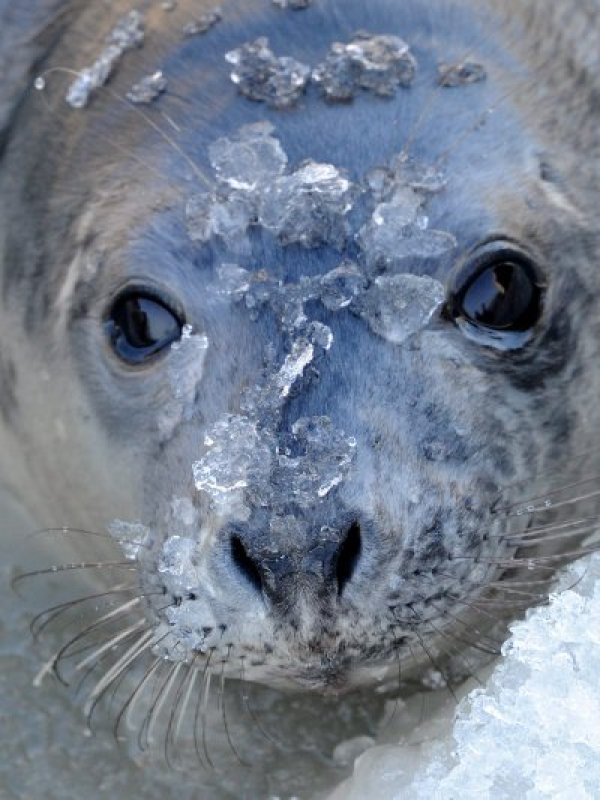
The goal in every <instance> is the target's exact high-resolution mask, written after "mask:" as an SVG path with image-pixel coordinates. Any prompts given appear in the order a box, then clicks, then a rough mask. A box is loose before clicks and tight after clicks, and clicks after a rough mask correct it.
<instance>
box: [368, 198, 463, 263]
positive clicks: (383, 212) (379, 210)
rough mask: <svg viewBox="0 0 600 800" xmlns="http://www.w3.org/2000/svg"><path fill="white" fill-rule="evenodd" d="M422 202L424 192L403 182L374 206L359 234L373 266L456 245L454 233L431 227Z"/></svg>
mask: <svg viewBox="0 0 600 800" xmlns="http://www.w3.org/2000/svg"><path fill="white" fill-rule="evenodd" d="M423 204H424V198H423V195H422V194H421V193H419V192H416V191H415V190H414V189H412V188H411V187H410V186H401V187H399V188H396V190H395V192H394V194H393V196H392V197H391V198H390V199H389V200H388V201H386V202H383V203H380V204H379V205H378V206H377V207H376V208H375V211H374V212H373V216H372V217H371V220H370V221H369V222H368V223H367V224H366V225H365V226H363V228H361V230H360V231H359V233H358V237H357V238H358V242H359V244H360V246H361V248H362V250H363V252H364V254H365V259H366V261H367V265H368V266H369V268H370V269H371V270H373V269H376V268H379V267H381V266H383V267H390V266H393V265H394V264H396V263H397V262H398V261H400V260H402V259H404V258H433V257H437V256H440V255H443V254H444V253H445V252H447V251H448V250H452V249H453V248H454V247H456V239H455V237H454V236H453V235H452V234H450V233H447V232H445V231H436V230H429V229H428V225H429V220H428V218H427V217H426V216H425V215H424V214H423V213H422V211H421V208H422V206H423Z"/></svg>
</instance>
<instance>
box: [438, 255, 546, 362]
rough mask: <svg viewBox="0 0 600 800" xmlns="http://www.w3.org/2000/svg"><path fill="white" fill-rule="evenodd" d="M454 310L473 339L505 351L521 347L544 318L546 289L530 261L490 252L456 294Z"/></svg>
mask: <svg viewBox="0 0 600 800" xmlns="http://www.w3.org/2000/svg"><path fill="white" fill-rule="evenodd" d="M471 269H472V268H471ZM450 311H451V316H452V317H453V319H454V320H455V322H456V323H457V324H458V325H459V327H461V328H463V330H465V331H466V332H467V333H468V334H469V335H470V336H472V337H475V338H481V339H483V340H486V339H487V342H485V343H488V344H495V345H497V346H500V347H503V348H505V349H512V348H516V347H520V346H523V344H525V342H526V341H527V340H528V339H529V336H528V334H529V333H530V332H531V330H532V329H533V328H534V327H535V325H536V323H537V322H538V321H539V319H540V317H541V314H542V286H541V285H540V282H539V280H538V279H537V277H536V273H535V271H534V267H533V265H532V264H531V263H530V262H529V260H528V259H527V258H525V257H522V256H520V255H519V254H515V253H502V252H496V253H488V254H487V255H486V256H484V257H483V260H480V261H479V263H478V264H477V265H476V268H475V270H474V274H472V275H471V277H469V279H468V280H467V281H466V282H465V285H464V286H462V287H460V288H459V289H458V291H457V292H456V293H455V295H454V297H453V300H452V302H451V308H450Z"/></svg>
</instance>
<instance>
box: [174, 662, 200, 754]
mask: <svg viewBox="0 0 600 800" xmlns="http://www.w3.org/2000/svg"><path fill="white" fill-rule="evenodd" d="M199 659H200V654H199V653H196V654H195V655H194V658H193V661H192V663H191V664H190V666H189V669H188V674H187V686H186V687H185V690H184V692H183V696H182V700H181V710H180V713H179V716H178V718H177V724H176V725H175V727H174V731H173V739H172V741H173V746H175V744H176V742H177V740H178V738H179V737H180V735H181V729H182V727H183V723H184V720H185V714H186V711H187V710H188V709H189V708H191V706H190V700H191V697H192V694H193V692H194V688H195V686H196V681H197V679H198V676H199V675H200V669H199V668H198V667H197V666H196V662H197V661H198V660H199Z"/></svg>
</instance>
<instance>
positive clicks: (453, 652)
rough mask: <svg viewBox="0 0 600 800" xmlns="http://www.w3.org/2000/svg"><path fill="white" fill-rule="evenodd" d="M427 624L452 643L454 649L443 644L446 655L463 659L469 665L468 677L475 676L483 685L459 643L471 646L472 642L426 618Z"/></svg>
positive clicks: (475, 679) (481, 684)
mask: <svg viewBox="0 0 600 800" xmlns="http://www.w3.org/2000/svg"><path fill="white" fill-rule="evenodd" d="M425 624H426V625H429V627H430V628H432V629H433V631H434V633H435V634H437V635H438V636H441V637H442V639H444V640H446V641H448V642H449V643H450V646H451V648H452V649H447V648H445V647H443V646H442V649H443V650H444V652H445V653H446V655H448V656H450V658H453V657H454V658H457V659H458V660H459V661H461V662H462V663H463V664H464V665H465V666H466V667H467V673H468V677H469V678H473V680H474V681H476V682H477V683H478V684H479V685H480V686H483V685H484V684H483V682H482V681H481V679H480V678H479V676H478V675H477V671H476V670H475V669H473V667H472V665H471V664H470V663H469V660H468V659H467V656H466V654H465V653H464V652H462V650H461V648H460V647H459V645H461V644H463V645H464V644H466V645H467V647H468V648H470V647H471V644H470V643H469V642H466V641H465V640H464V639H461V637H459V636H457V635H456V634H452V633H448V632H447V631H444V630H443V629H442V628H440V627H438V626H437V625H435V624H434V623H433V622H431V621H430V620H425ZM475 649H476V648H475Z"/></svg>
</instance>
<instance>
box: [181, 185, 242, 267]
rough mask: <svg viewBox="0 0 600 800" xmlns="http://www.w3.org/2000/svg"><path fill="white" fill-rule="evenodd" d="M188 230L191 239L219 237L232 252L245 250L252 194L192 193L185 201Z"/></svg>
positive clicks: (204, 239) (205, 239)
mask: <svg viewBox="0 0 600 800" xmlns="http://www.w3.org/2000/svg"><path fill="white" fill-rule="evenodd" d="M185 213H186V219H187V230H188V235H189V237H190V239H191V240H192V241H193V242H203V243H206V242H210V240H211V239H212V238H214V237H215V238H218V239H221V240H222V241H223V242H224V243H225V244H226V245H227V248H228V249H229V250H230V251H231V252H233V253H246V252H248V248H249V243H248V239H247V235H246V233H247V230H248V226H249V225H250V223H251V222H252V220H253V219H254V204H253V199H252V197H251V196H248V195H245V194H244V193H242V192H234V193H232V194H230V195H229V196H220V195H218V194H212V193H210V192H200V193H198V194H195V195H192V197H190V198H189V200H188V202H187V204H186V209H185Z"/></svg>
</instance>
